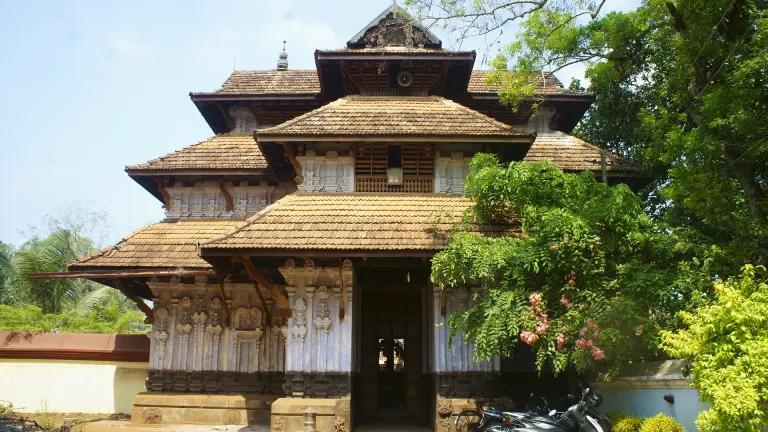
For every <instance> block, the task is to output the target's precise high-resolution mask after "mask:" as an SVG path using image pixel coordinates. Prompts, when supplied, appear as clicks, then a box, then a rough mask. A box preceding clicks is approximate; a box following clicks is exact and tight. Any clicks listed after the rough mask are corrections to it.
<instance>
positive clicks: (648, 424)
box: [614, 414, 685, 432]
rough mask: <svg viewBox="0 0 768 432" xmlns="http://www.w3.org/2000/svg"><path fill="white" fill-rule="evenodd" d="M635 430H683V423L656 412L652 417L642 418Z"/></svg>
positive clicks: (669, 431) (650, 431) (651, 431)
mask: <svg viewBox="0 0 768 432" xmlns="http://www.w3.org/2000/svg"><path fill="white" fill-rule="evenodd" d="M614 430H616V429H614ZM636 430H638V431H639V432H685V428H684V427H683V425H681V424H680V423H679V422H678V421H677V420H675V419H673V418H672V417H668V416H665V415H664V414H657V415H656V416H654V417H650V418H647V419H645V420H643V421H642V426H640V429H636Z"/></svg>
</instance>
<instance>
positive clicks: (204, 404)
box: [131, 392, 278, 426]
mask: <svg viewBox="0 0 768 432" xmlns="http://www.w3.org/2000/svg"><path fill="white" fill-rule="evenodd" d="M277 398H278V395H261V394H238V395H221V394H191V393H154V392H153V393H139V394H138V395H136V398H135V399H134V401H133V412H132V413H131V422H132V423H133V424H134V425H153V424H198V425H264V426H266V425H268V424H269V415H270V411H271V409H272V404H273V402H274V401H275V400H276V399H277Z"/></svg>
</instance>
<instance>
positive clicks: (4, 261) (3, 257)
mask: <svg viewBox="0 0 768 432" xmlns="http://www.w3.org/2000/svg"><path fill="white" fill-rule="evenodd" d="M12 255H13V248H12V247H11V245H9V244H5V243H3V242H0V304H1V303H4V302H5V301H6V300H7V297H8V290H7V286H6V281H8V279H9V278H10V277H11V274H12V271H13V268H12V266H11V257H12Z"/></svg>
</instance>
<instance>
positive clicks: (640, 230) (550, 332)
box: [432, 154, 708, 372]
mask: <svg viewBox="0 0 768 432" xmlns="http://www.w3.org/2000/svg"><path fill="white" fill-rule="evenodd" d="M466 193H467V195H468V196H469V197H471V198H473V199H474V201H475V205H474V208H473V214H471V215H470V216H469V219H470V220H471V222H482V223H490V224H495V225H499V226H503V227H506V229H508V230H510V231H515V230H517V231H518V233H517V234H515V235H508V236H502V237H498V236H496V237H491V236H484V235H482V234H478V233H476V232H472V231H471V230H469V229H467V228H468V227H469V226H471V225H472V224H471V223H470V224H469V225H467V226H465V227H463V228H462V229H459V230H458V231H457V232H455V233H454V234H453V236H452V237H451V240H450V243H449V246H448V248H447V249H445V250H444V251H442V252H440V253H438V254H437V255H436V256H435V257H434V259H433V262H432V279H433V281H434V282H435V283H436V284H437V285H438V286H440V287H441V288H442V289H453V288H454V287H462V286H466V285H474V284H476V285H479V286H481V287H482V288H483V289H482V294H481V295H478V296H475V297H473V298H472V301H471V302H470V304H469V306H468V307H467V309H466V310H464V311H462V312H460V313H457V314H454V315H453V316H451V317H450V323H451V328H452V330H453V331H454V332H459V331H463V332H464V334H465V335H466V337H467V338H468V339H470V340H471V341H472V343H474V344H475V346H476V351H475V352H476V354H477V355H478V356H479V357H482V358H487V357H490V356H493V355H502V356H506V355H510V354H511V353H512V350H513V349H514V347H515V345H516V344H517V343H518V341H519V340H522V341H523V342H524V343H527V344H529V345H531V347H532V348H533V349H534V350H535V351H536V353H537V366H538V368H539V370H544V369H551V370H554V371H555V372H561V371H563V370H565V369H566V368H567V367H568V366H575V367H576V368H577V369H578V370H581V371H584V370H588V369H591V368H593V367H595V366H600V367H601V368H602V369H604V370H606V371H611V372H615V371H618V370H619V369H621V367H622V366H623V365H626V364H627V363H628V362H629V361H630V360H638V359H643V358H651V357H654V356H655V355H656V354H657V352H656V341H657V337H658V329H660V328H668V327H670V326H674V324H675V322H676V314H677V312H678V311H679V310H681V309H684V308H692V307H695V306H696V305H697V304H698V303H699V302H700V299H702V298H703V294H702V293H701V292H699V290H698V288H697V287H698V285H696V284H698V283H701V281H702V280H704V281H705V282H707V283H708V281H707V279H706V278H703V277H701V276H700V272H701V271H702V269H704V268H705V267H706V264H701V263H700V264H696V263H694V262H684V260H687V259H689V258H690V257H691V253H692V252H696V251H697V249H696V247H695V245H690V244H688V243H687V242H686V239H685V237H684V236H682V235H679V234H678V233H677V232H676V231H674V230H671V229H669V228H668V227H665V226H663V225H660V224H658V223H657V222H654V221H653V220H652V219H651V218H650V217H649V216H648V215H646V214H645V213H644V211H643V207H642V203H641V202H640V199H639V198H638V197H637V196H636V195H635V194H634V193H632V191H631V190H630V189H629V188H628V187H626V186H625V185H618V186H607V185H605V184H602V183H599V182H598V181H597V180H596V179H595V178H594V176H593V175H592V174H590V173H583V174H581V175H574V174H565V173H563V172H562V171H561V170H560V169H558V168H557V167H555V166H554V165H552V164H551V163H549V162H540V163H510V164H509V165H508V166H504V165H501V164H499V162H498V160H497V159H496V158H495V157H494V156H492V155H488V154H480V155H477V156H476V157H475V158H474V159H473V160H472V163H471V166H470V173H469V176H468V177H467V182H466ZM681 263H682V264H681Z"/></svg>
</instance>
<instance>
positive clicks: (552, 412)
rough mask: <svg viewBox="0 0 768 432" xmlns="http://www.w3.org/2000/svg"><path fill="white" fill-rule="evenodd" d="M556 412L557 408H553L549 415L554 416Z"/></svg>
mask: <svg viewBox="0 0 768 432" xmlns="http://www.w3.org/2000/svg"><path fill="white" fill-rule="evenodd" d="M555 414H557V411H555V410H552V411H550V412H549V414H548V415H549V416H550V417H554V416H555Z"/></svg>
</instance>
